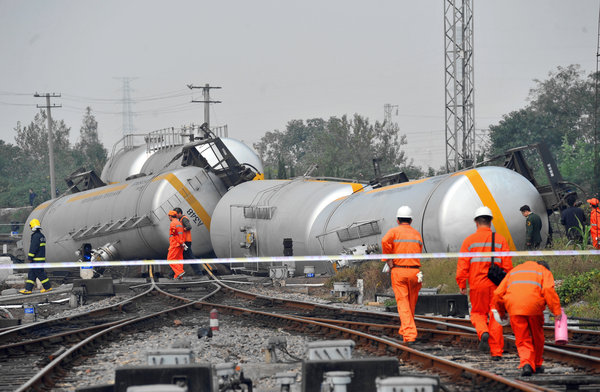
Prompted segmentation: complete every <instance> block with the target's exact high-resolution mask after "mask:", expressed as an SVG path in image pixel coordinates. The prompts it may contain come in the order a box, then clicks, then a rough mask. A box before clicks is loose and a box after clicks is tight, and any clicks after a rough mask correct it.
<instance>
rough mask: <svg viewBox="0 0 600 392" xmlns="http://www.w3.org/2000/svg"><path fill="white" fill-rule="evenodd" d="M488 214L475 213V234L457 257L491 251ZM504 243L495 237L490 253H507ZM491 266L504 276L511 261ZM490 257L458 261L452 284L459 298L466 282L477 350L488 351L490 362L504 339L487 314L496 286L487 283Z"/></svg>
mask: <svg viewBox="0 0 600 392" xmlns="http://www.w3.org/2000/svg"><path fill="white" fill-rule="evenodd" d="M492 219H493V216H492V210H490V209H489V208H488V207H479V208H478V209H477V210H475V214H474V220H475V226H476V227H477V231H476V232H475V233H473V234H471V235H470V236H468V237H467V238H466V239H465V240H464V241H463V243H462V246H461V248H460V252H461V253H467V252H491V251H492V227H491V226H492ZM509 250H510V249H509V248H508V244H507V242H506V239H504V237H503V236H502V235H500V234H499V233H495V239H494V251H498V252H508V251H509ZM494 262H495V263H499V264H500V267H501V268H502V269H503V270H504V271H506V272H508V271H510V270H511V269H512V258H511V257H509V256H504V257H494ZM491 264H492V263H491V257H459V258H458V263H457V265H456V283H458V287H459V288H460V293H461V294H467V281H469V299H470V300H471V324H473V326H474V327H475V330H476V331H477V336H478V337H479V349H480V350H481V351H488V347H489V351H490V354H491V355H492V359H493V360H495V361H498V360H500V359H501V358H502V352H503V349H504V336H503V335H502V325H500V324H499V323H498V322H497V321H496V320H495V319H494V317H493V315H492V313H491V302H492V297H493V294H494V290H495V289H496V285H495V284H494V283H493V282H492V281H491V280H489V279H488V277H487V274H488V269H489V268H490V265H491Z"/></svg>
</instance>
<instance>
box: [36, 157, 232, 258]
mask: <svg viewBox="0 0 600 392" xmlns="http://www.w3.org/2000/svg"><path fill="white" fill-rule="evenodd" d="M225 192H226V188H225V186H224V185H223V183H222V182H221V181H220V180H219V179H218V178H217V177H216V176H215V175H214V174H212V173H207V172H206V171H205V170H203V169H201V168H198V167H186V168H181V169H176V170H173V171H166V172H164V173H163V174H160V175H158V176H145V177H141V178H135V179H132V180H129V181H124V182H120V183H116V184H111V185H107V186H105V187H101V188H96V189H92V190H89V191H85V192H80V193H76V194H73V195H65V196H62V197H60V198H57V199H53V200H49V201H47V202H45V203H43V204H41V205H39V206H38V207H37V208H36V209H35V210H34V211H33V212H32V213H31V215H30V216H29V218H28V221H30V220H31V219H33V218H36V219H39V221H40V222H41V225H42V230H43V232H44V234H45V235H46V241H47V242H46V243H47V245H46V246H47V248H46V249H47V252H46V260H47V261H48V262H62V261H77V260H78V256H77V255H76V253H75V252H76V251H77V250H78V249H79V248H80V247H81V246H82V244H84V243H89V244H91V245H92V247H93V248H99V247H101V246H103V245H105V244H108V243H110V244H112V246H113V247H114V248H115V249H116V253H117V254H115V255H113V257H114V259H121V260H127V259H146V258H148V259H155V258H156V259H165V258H166V255H167V249H168V247H169V219H168V217H167V212H168V211H169V210H172V209H173V208H174V207H181V209H182V210H183V212H184V214H186V215H187V216H188V217H189V218H190V221H191V223H192V250H193V251H194V254H196V255H206V254H209V253H210V252H211V250H212V246H211V243H210V238H209V230H210V224H211V214H212V211H213V209H214V207H215V206H216V204H217V202H218V201H219V199H220V197H221V195H222V194H224V193H225ZM24 247H25V249H28V247H29V239H28V238H25V240H24Z"/></svg>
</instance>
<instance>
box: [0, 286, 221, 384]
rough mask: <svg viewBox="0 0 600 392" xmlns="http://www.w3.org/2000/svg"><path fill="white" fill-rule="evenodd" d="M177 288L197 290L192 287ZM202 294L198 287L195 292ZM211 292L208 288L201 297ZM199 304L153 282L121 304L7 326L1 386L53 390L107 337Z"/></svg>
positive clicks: (0, 355)
mask: <svg viewBox="0 0 600 392" xmlns="http://www.w3.org/2000/svg"><path fill="white" fill-rule="evenodd" d="M177 290H185V291H187V292H188V294H189V293H190V291H191V290H189V287H186V288H182V287H179V288H177ZM213 290H214V288H213ZM217 290H218V288H217ZM198 295H199V293H198V292H195V293H193V294H192V297H197V296H198ZM206 295H207V292H206V290H204V293H203V295H202V296H201V297H200V298H203V297H205V296H206ZM208 295H211V294H208ZM193 303H194V299H190V298H186V297H181V296H177V295H174V294H170V293H168V292H166V291H164V290H161V289H160V288H159V287H157V286H156V285H155V284H154V283H152V284H151V285H150V287H149V288H148V289H147V290H145V291H144V292H142V293H141V294H139V295H136V296H134V297H132V298H129V299H127V300H125V301H123V302H120V303H118V304H115V305H111V306H108V307H105V308H102V309H98V310H95V311H91V312H85V313H81V314H78V315H76V316H69V317H64V318H59V319H54V320H47V321H44V322H39V323H34V324H30V325H26V326H22V327H19V328H13V329H11V330H8V331H4V332H3V333H2V334H1V337H2V339H3V342H5V343H4V344H3V345H2V346H0V368H1V369H2V371H1V372H0V390H1V391H14V390H18V391H29V390H40V389H49V388H51V387H52V385H54V383H55V382H56V380H57V379H59V378H61V377H62V376H63V375H64V374H66V372H67V369H68V368H69V367H70V366H72V365H73V364H74V363H77V361H78V360H80V359H81V358H85V357H87V356H89V355H93V352H94V350H95V348H96V347H98V346H99V345H101V344H102V343H103V342H106V341H109V340H115V339H119V336H120V335H121V334H130V333H134V332H135V331H136V330H142V329H148V328H153V327H155V326H157V325H161V324H162V323H165V322H166V320H167V318H168V317H169V316H171V315H176V314H177V313H179V312H182V311H186V309H187V310H189V309H191V305H192V304H193ZM107 315H109V316H110V317H108V318H107ZM7 342H8V343H7ZM19 385H21V386H20V387H18V388H16V386H19Z"/></svg>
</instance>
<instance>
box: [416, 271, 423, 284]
mask: <svg viewBox="0 0 600 392" xmlns="http://www.w3.org/2000/svg"><path fill="white" fill-rule="evenodd" d="M417 282H419V283H421V282H423V272H422V271H419V272H418V273H417Z"/></svg>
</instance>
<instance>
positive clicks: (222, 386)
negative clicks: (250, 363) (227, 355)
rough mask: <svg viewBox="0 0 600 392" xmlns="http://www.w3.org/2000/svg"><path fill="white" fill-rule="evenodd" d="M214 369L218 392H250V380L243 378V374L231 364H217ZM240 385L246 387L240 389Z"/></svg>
mask: <svg viewBox="0 0 600 392" xmlns="http://www.w3.org/2000/svg"><path fill="white" fill-rule="evenodd" d="M214 367H215V373H216V375H217V379H218V382H219V392H229V391H245V390H248V391H251V390H252V380H250V379H249V378H245V377H244V372H243V371H241V370H240V371H238V370H239V368H237V367H236V366H235V364H234V363H233V362H226V363H219V364H216V365H215V366H214ZM242 385H245V386H246V387H245V388H242Z"/></svg>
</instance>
